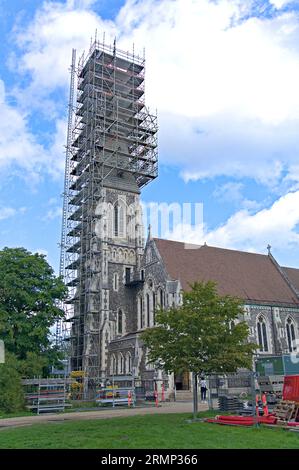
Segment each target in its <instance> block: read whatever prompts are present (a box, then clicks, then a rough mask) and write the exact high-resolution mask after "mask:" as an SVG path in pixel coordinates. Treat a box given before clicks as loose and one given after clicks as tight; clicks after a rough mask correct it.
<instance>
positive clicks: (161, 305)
mask: <svg viewBox="0 0 299 470" xmlns="http://www.w3.org/2000/svg"><path fill="white" fill-rule="evenodd" d="M159 303H160V308H161V309H163V308H164V292H163V290H162V289H160V295H159Z"/></svg>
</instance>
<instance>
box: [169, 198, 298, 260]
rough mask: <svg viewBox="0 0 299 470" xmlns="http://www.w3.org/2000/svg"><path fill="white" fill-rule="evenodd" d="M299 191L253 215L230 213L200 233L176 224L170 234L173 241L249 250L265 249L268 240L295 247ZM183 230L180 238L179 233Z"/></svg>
mask: <svg viewBox="0 0 299 470" xmlns="http://www.w3.org/2000/svg"><path fill="white" fill-rule="evenodd" d="M298 224H299V191H295V192H290V193H289V194H287V195H284V196H282V197H281V198H279V199H278V200H277V201H275V202H274V203H273V204H272V205H271V206H270V207H269V208H266V209H262V210H259V211H257V212H255V213H254V214H252V213H250V212H249V211H248V210H246V209H243V210H240V211H238V212H236V213H235V214H233V215H232V216H231V217H230V218H229V219H228V220H227V221H226V222H225V223H224V224H223V225H221V226H219V227H217V228H215V229H214V230H209V229H208V227H207V226H205V227H204V234H203V235H201V232H200V230H198V232H196V230H194V229H192V228H190V227H188V226H185V227H183V228H182V227H180V226H177V227H176V230H175V231H174V232H173V233H172V234H171V238H172V239H173V240H175V239H178V236H177V235H179V239H180V240H181V241H185V242H188V243H197V244H203V243H204V242H206V243H207V244H208V245H212V246H219V247H224V248H233V249H241V250H246V251H253V252H260V253H263V252H265V249H266V246H267V245H268V243H270V245H272V246H273V247H274V248H276V249H277V248H279V249H285V250H287V249H295V250H298V248H299V234H298V233H297V231H296V228H297V225H298ZM182 230H183V233H184V235H183V237H182V236H181V233H182Z"/></svg>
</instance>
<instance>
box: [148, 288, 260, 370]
mask: <svg viewBox="0 0 299 470" xmlns="http://www.w3.org/2000/svg"><path fill="white" fill-rule="evenodd" d="M242 314H243V302H242V301H241V300H240V299H237V298H234V297H231V296H228V295H226V296H220V295H218V294H217V290H216V284H215V283H214V282H207V283H195V284H193V285H192V286H191V291H190V292H185V293H183V303H182V305H181V306H180V307H173V308H169V309H167V310H160V311H158V312H157V313H156V322H157V326H155V327H153V328H150V329H147V330H146V331H144V332H143V333H142V336H141V337H142V340H143V342H144V344H145V346H146V347H147V349H148V361H149V362H151V363H154V364H155V365H156V366H157V367H158V368H160V369H164V370H166V371H168V372H178V371H190V372H194V373H195V374H211V373H230V372H236V371H237V370H238V368H241V367H245V368H249V369H251V367H252V355H253V352H254V350H255V349H256V345H255V344H253V343H250V342H249V341H248V334H249V330H248V326H247V324H246V323H245V322H244V321H241V322H238V323H236V322H235V321H236V320H237V319H239V318H240V317H241V316H242Z"/></svg>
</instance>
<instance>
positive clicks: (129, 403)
mask: <svg viewBox="0 0 299 470" xmlns="http://www.w3.org/2000/svg"><path fill="white" fill-rule="evenodd" d="M131 404H132V395H131V390H129V391H128V407H129V408H130V406H131Z"/></svg>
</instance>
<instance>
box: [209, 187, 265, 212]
mask: <svg viewBox="0 0 299 470" xmlns="http://www.w3.org/2000/svg"><path fill="white" fill-rule="evenodd" d="M243 190H244V184H243V183H237V182H232V181H231V182H229V183H225V184H223V185H222V186H218V187H217V188H216V189H215V191H214V192H213V196H214V197H215V198H216V199H217V200H218V201H219V202H221V203H222V202H226V203H230V204H234V205H238V206H240V207H243V208H245V209H248V210H257V209H258V208H260V207H261V204H260V203H258V202H256V201H253V200H251V199H247V198H246V197H244V196H243Z"/></svg>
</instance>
